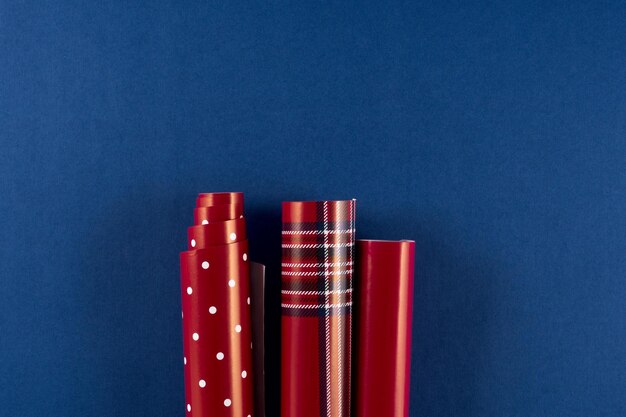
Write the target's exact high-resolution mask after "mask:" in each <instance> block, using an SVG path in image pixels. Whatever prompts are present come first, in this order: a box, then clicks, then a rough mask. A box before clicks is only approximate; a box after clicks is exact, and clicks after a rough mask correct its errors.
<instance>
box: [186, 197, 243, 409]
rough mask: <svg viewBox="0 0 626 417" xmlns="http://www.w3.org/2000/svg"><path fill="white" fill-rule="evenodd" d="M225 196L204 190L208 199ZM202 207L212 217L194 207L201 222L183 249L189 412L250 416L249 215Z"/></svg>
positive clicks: (197, 224) (205, 198) (191, 232)
mask: <svg viewBox="0 0 626 417" xmlns="http://www.w3.org/2000/svg"><path fill="white" fill-rule="evenodd" d="M220 198H221V196H219V195H215V196H210V198H209V197H205V196H204V195H203V196H202V199H203V200H202V201H208V200H211V199H216V201H217V200H219V199H220ZM198 201H200V197H199V200H198ZM216 204H223V202H222V201H218V202H217V203H216ZM198 207H206V208H207V209H206V210H204V209H203V211H202V212H200V211H199V212H198V215H202V216H208V217H195V216H196V213H195V212H194V218H195V221H196V226H194V227H192V228H190V229H189V231H188V240H187V242H188V244H187V245H188V246H187V249H188V250H187V252H183V253H182V254H181V289H182V293H183V295H184V297H183V299H182V301H183V309H182V310H183V311H184V314H183V313H182V312H181V317H183V320H182V323H183V336H184V337H183V342H184V343H183V354H184V356H183V364H184V376H185V398H186V400H187V401H186V402H185V405H186V407H187V412H188V413H189V414H188V415H189V416H191V415H193V413H192V408H193V409H194V410H195V413H199V412H201V413H202V414H203V415H211V416H215V417H231V416H233V415H240V416H249V417H250V416H252V415H253V411H254V410H253V386H252V383H253V378H251V377H250V375H251V374H250V371H251V369H252V355H251V351H250V350H249V349H244V346H247V345H248V344H249V343H251V334H252V332H251V331H250V330H249V329H250V328H251V320H250V308H249V307H248V305H249V304H250V288H249V263H248V262H247V261H248V241H247V240H246V231H245V220H240V217H239V216H240V212H237V211H238V209H237V210H232V212H233V213H234V214H236V217H232V218H229V219H228V220H226V219H224V218H223V217H220V218H216V219H213V218H212V217H211V215H212V213H214V212H215V213H218V212H219V215H220V216H222V215H223V214H224V213H225V211H224V210H223V209H222V208H221V207H220V208H219V209H218V210H216V211H214V210H213V208H212V207H210V206H198ZM242 218H243V217H242ZM231 219H232V221H231ZM228 222H230V223H228ZM227 223H228V224H227ZM201 225H202V227H201ZM216 242H217V243H216ZM235 335H236V338H233V337H234V336H235ZM201 336H202V337H201ZM231 338H233V339H231ZM229 340H230V341H229ZM237 344H238V345H237Z"/></svg>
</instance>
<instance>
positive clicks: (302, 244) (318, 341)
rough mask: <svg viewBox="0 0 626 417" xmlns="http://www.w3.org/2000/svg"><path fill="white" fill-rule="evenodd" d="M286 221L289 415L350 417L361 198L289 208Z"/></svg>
mask: <svg viewBox="0 0 626 417" xmlns="http://www.w3.org/2000/svg"><path fill="white" fill-rule="evenodd" d="M282 220H283V231H282V253H283V255H282V290H281V307H282V352H281V353H282V368H281V369H282V370H281V377H282V382H281V390H282V395H281V410H282V413H281V415H282V417H349V416H350V371H351V356H352V354H351V348H352V343H351V338H352V314H351V313H352V266H353V250H354V235H355V233H354V232H355V227H354V220H355V200H345V201H318V202H285V203H283V217H282ZM378 417H382V416H378Z"/></svg>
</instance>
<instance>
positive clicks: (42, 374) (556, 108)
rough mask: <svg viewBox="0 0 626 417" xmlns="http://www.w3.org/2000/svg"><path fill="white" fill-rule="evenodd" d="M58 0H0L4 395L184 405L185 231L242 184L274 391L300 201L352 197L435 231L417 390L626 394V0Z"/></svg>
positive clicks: (447, 400)
mask: <svg viewBox="0 0 626 417" xmlns="http://www.w3.org/2000/svg"><path fill="white" fill-rule="evenodd" d="M48 3H49V4H47V5H43V4H35V3H32V4H31V3H29V2H10V1H3V2H1V3H0V135H1V137H0V187H1V188H0V277H1V279H2V281H1V283H0V284H1V285H0V404H1V406H0V415H2V416H10V417H17V416H37V417H39V416H64V417H68V416H69V417H73V416H81V417H82V416H107V417H109V416H151V417H152V416H168V417H169V416H181V417H182V416H184V414H185V404H184V398H183V373H182V371H183V360H182V347H181V323H180V293H179V261H178V252H179V251H180V250H182V249H184V248H185V236H186V229H185V228H186V226H188V225H189V224H190V223H191V222H192V218H191V216H190V214H189V213H190V212H191V209H192V208H193V206H194V197H195V194H196V193H197V192H199V191H224V190H237V191H244V192H245V193H246V203H247V214H248V216H247V217H248V219H249V225H250V235H251V242H252V250H251V252H252V258H253V259H255V260H259V261H262V262H266V263H267V264H268V272H269V274H270V277H269V278H270V282H269V290H270V295H269V300H268V303H270V304H269V305H271V308H270V310H269V314H270V320H269V323H268V325H269V326H270V330H269V334H268V338H269V342H270V347H269V349H270V352H269V356H268V366H269V367H270V369H269V371H268V376H269V379H270V387H269V388H270V389H269V394H270V399H269V405H270V409H269V412H270V414H269V417H275V416H277V415H278V398H279V397H278V376H279V373H278V368H277V365H278V364H279V355H280V352H279V351H278V350H277V349H278V340H279V339H278V338H279V325H278V320H277V315H278V313H279V311H278V308H277V306H278V303H279V294H278V291H279V284H278V279H279V276H278V274H279V257H280V249H279V244H280V202H281V201H282V200H290V199H324V198H351V197H355V198H357V199H358V206H357V218H358V236H359V237H362V238H365V237H368V238H385V239H399V238H413V239H415V240H416V242H417V253H418V255H417V268H416V272H417V281H416V287H415V306H416V309H415V322H414V328H413V343H414V348H413V367H412V382H413V385H412V388H411V402H412V406H411V416H415V417H416V416H439V417H441V416H494V417H495V416H498V417H499V416H581V417H582V416H584V417H588V416H600V415H602V416H624V415H626V359H625V358H626V215H625V213H626V54H625V52H624V51H625V43H624V42H625V39H626V26H625V25H624V22H625V21H626V13H625V12H626V8H624V7H621V6H619V2H614V3H613V4H611V2H602V3H601V4H600V3H599V2H593V1H586V2H579V1H573V2H572V1H570V2H559V4H558V5H556V4H554V5H550V6H549V5H545V4H542V3H544V2H528V1H525V2H519V3H517V4H516V3H512V2H505V3H504V4H500V3H495V2H494V3H492V2H479V3H476V4H472V5H470V4H468V2H458V3H454V4H453V3H450V4H448V5H445V6H444V5H440V4H438V3H444V2H432V3H422V4H420V2H407V3H406V4H402V5H400V4H394V5H391V4H388V3H387V2H374V3H370V4H360V5H358V6H357V5H347V4H346V3H345V2H332V3H331V2H302V3H300V4H298V5H294V4H282V3H280V4H279V3H276V2H261V3H262V4H256V5H252V4H242V5H232V4H228V3H231V2H221V3H223V4H208V3H207V2H204V1H202V2H193V1H192V2H173V1H172V2H165V1H151V2H145V3H143V4H139V3H137V2H128V1H124V2H112V3H111V2H91V3H92V4H87V3H83V2H72V1H54V2H48ZM309 3H310V4H309ZM377 3H385V4H384V5H383V4H377ZM272 319H274V321H272ZM381 417H382V416H381Z"/></svg>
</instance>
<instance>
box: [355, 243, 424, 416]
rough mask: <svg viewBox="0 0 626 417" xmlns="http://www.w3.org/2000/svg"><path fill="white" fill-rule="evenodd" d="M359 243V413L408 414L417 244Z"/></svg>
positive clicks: (356, 287) (357, 311) (356, 310)
mask: <svg viewBox="0 0 626 417" xmlns="http://www.w3.org/2000/svg"><path fill="white" fill-rule="evenodd" d="M356 244H357V251H356V255H357V256H356V269H355V271H356V279H355V282H356V284H355V313H356V314H355V322H356V323H357V325H356V332H355V333H356V339H355V341H356V345H357V348H356V350H355V365H356V366H355V370H354V377H355V393H354V412H355V417H381V416H385V417H408V415H409V384H410V369H411V323H412V317H413V270H414V259H415V242H413V241H407V240H403V241H381V240H357V243H356Z"/></svg>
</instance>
